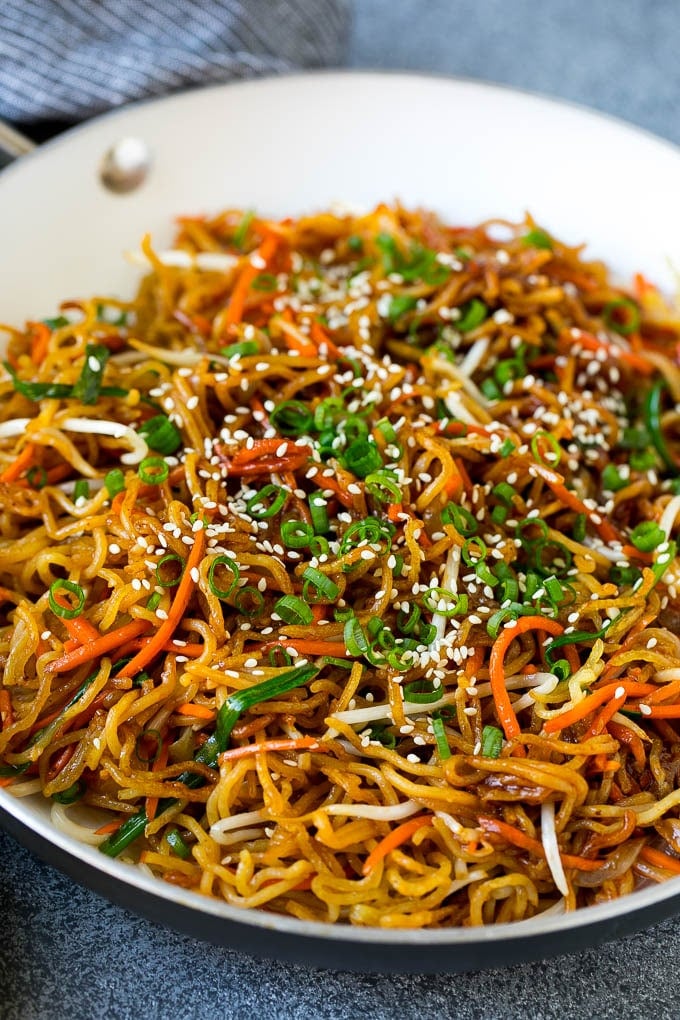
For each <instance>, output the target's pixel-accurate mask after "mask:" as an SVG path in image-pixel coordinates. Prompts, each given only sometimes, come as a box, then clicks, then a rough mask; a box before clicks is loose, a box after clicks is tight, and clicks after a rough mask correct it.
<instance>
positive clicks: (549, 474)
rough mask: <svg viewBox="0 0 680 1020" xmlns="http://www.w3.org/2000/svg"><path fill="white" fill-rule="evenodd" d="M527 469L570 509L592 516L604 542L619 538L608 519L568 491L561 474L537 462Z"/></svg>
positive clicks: (588, 516)
mask: <svg viewBox="0 0 680 1020" xmlns="http://www.w3.org/2000/svg"><path fill="white" fill-rule="evenodd" d="M529 471H530V473H532V472H533V473H535V474H538V475H540V476H541V478H542V479H543V481H544V482H547V483H548V485H549V487H550V488H551V489H552V491H553V492H554V493H555V495H556V496H557V498H558V499H559V500H560V502H561V503H564V505H565V506H568V507H569V509H570V510H575V511H576V513H578V514H585V515H586V517H587V518H588V519H589V520H592V518H593V516H594V517H595V520H594V521H593V522H592V523H593V524H594V525H595V528H596V529H597V531H598V533H599V535H600V536H601V537H602V538H603V539H604V541H605V542H617V541H619V540H620V536H619V534H618V532H617V531H616V529H615V528H613V527H612V525H611V524H610V523H609V521H608V520H606V519H605V518H604V517H602V515H601V514H598V512H597V511H596V510H591V509H590V507H587V506H586V505H585V503H583V502H582V500H580V499H579V498H578V496H577V495H576V493H575V492H570V491H569V489H568V488H567V487H566V485H565V484H564V478H563V477H562V475H561V474H559V473H558V472H557V471H553V470H552V468H549V467H546V466H545V464H539V463H535V464H532V465H531V468H530V469H529Z"/></svg>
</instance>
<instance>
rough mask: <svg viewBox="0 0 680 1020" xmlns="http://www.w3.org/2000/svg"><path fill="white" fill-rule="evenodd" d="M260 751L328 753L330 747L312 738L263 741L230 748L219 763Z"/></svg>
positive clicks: (223, 753)
mask: <svg viewBox="0 0 680 1020" xmlns="http://www.w3.org/2000/svg"><path fill="white" fill-rule="evenodd" d="M261 751H265V752H266V751H323V752H325V751H330V747H328V746H327V745H325V744H320V743H319V741H318V740H315V738H314V737H295V738H291V739H290V740H265V741H264V742H263V743H261V744H245V745H244V746H243V747H232V748H230V749H229V750H228V751H223V752H222V754H221V755H220V763H223V762H226V761H236V759H238V758H247V757H248V756H249V755H251V754H260V752H261Z"/></svg>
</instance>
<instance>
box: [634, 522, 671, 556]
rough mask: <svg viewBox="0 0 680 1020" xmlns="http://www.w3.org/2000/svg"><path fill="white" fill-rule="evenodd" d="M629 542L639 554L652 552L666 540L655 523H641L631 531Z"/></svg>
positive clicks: (661, 530) (663, 533)
mask: <svg viewBox="0 0 680 1020" xmlns="http://www.w3.org/2000/svg"><path fill="white" fill-rule="evenodd" d="M630 540H631V542H632V543H633V545H634V546H635V548H636V549H639V550H640V552H652V551H653V550H654V549H656V547H657V546H659V545H661V543H662V542H664V541H665V540H666V535H665V532H664V531H663V529H662V528H660V527H659V525H658V524H657V523H656V521H642V522H641V523H640V524H638V525H637V527H635V528H633V530H632V531H631V533H630Z"/></svg>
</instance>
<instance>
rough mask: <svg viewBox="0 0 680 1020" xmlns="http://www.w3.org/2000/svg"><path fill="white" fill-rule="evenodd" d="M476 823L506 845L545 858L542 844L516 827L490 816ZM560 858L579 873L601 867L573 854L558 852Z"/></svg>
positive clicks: (599, 864)
mask: <svg viewBox="0 0 680 1020" xmlns="http://www.w3.org/2000/svg"><path fill="white" fill-rule="evenodd" d="M477 821H478V824H479V827H480V828H481V829H483V830H484V832H486V833H487V834H493V835H497V836H502V837H503V839H504V840H505V842H506V843H510V844H512V845H513V846H517V847H520V848H521V849H522V850H528V851H529V852H530V853H533V854H535V855H536V856H537V857H543V858H545V850H544V848H543V844H542V843H541V842H540V841H539V840H537V839H532V838H531V836H527V834H526V832H522V830H521V829H518V828H516V826H514V825H509V824H508V823H507V822H502V821H501V820H500V819H499V818H492V817H491V816H489V817H487V816H480V817H479V818H478V819H477ZM560 857H561V858H562V863H563V864H564V865H565V867H567V868H578V869H579V871H597V870H598V868H601V867H602V861H594V860H590V859H589V858H587V857H578V856H576V855H574V854H563V853H562V852H560Z"/></svg>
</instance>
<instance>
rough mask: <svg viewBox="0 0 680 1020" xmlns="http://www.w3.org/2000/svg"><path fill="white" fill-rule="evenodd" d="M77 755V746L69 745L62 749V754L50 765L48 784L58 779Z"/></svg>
mask: <svg viewBox="0 0 680 1020" xmlns="http://www.w3.org/2000/svg"><path fill="white" fill-rule="evenodd" d="M75 753H76V745H75V744H67V745H66V747H62V749H61V751H60V753H59V754H58V755H57V757H56V759H55V760H54V761H53V762H52V764H51V765H50V768H49V772H48V773H47V779H48V782H52V780H53V779H56V777H57V776H58V775H59V773H60V772H61V770H62V769H65V768H66V766H67V765H68V763H69V762H70V760H71V758H72V757H73V755H74V754H75Z"/></svg>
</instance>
